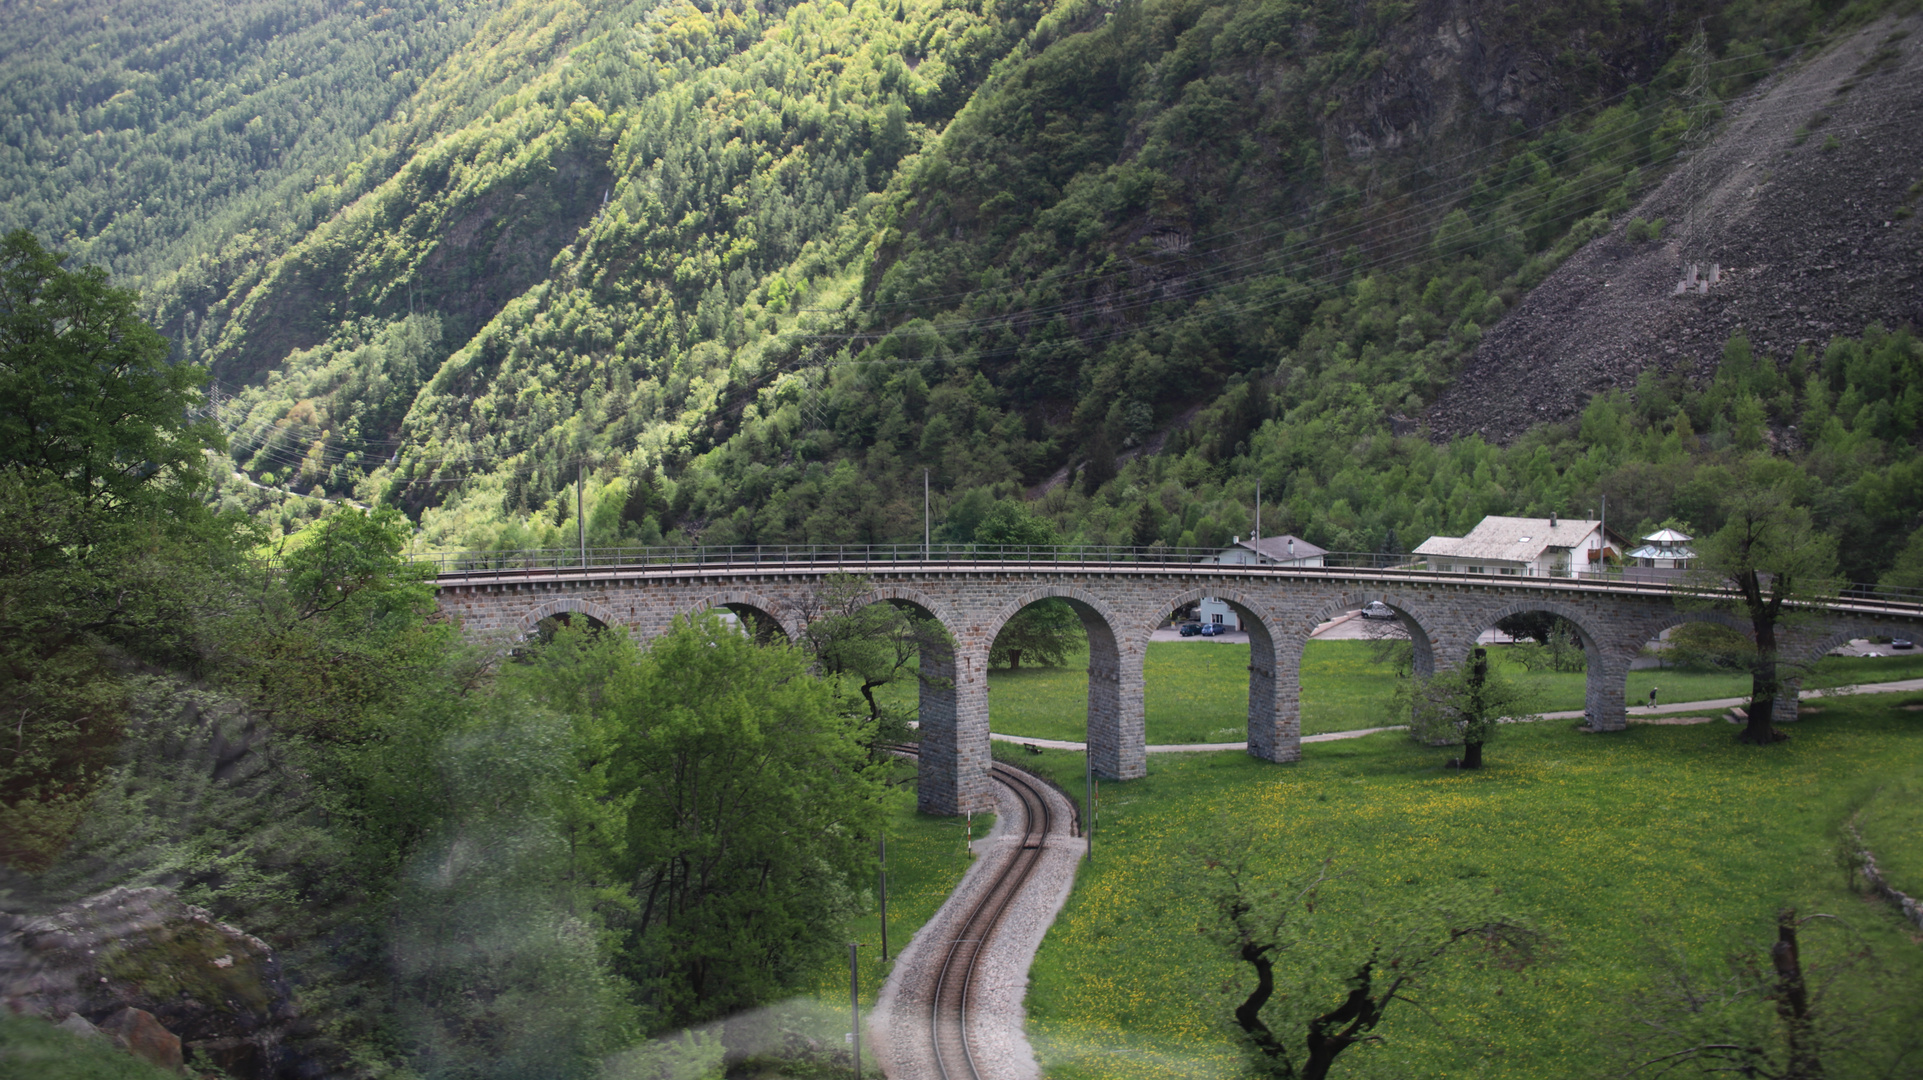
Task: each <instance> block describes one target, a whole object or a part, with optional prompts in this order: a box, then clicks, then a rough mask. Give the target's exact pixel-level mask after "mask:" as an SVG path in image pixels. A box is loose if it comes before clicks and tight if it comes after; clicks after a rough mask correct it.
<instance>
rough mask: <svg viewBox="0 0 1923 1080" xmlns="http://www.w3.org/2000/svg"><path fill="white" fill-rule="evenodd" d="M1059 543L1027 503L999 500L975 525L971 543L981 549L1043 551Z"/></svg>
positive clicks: (1044, 522)
mask: <svg viewBox="0 0 1923 1080" xmlns="http://www.w3.org/2000/svg"><path fill="white" fill-rule="evenodd" d="M1061 542H1062V538H1061V534H1060V533H1058V532H1056V531H1055V526H1054V525H1053V524H1052V523H1051V522H1049V520H1048V519H1047V518H1044V517H1040V516H1038V515H1037V514H1036V513H1035V512H1034V511H1033V510H1032V509H1030V508H1029V506H1028V504H1027V503H1023V502H1017V501H1014V500H1009V499H1003V500H1002V501H1001V502H998V503H996V504H995V506H994V508H993V509H991V510H989V511H988V514H987V515H986V516H985V517H983V518H982V520H981V523H980V524H978V525H976V526H975V543H976V544H978V545H980V546H982V547H985V548H991V549H992V548H998V547H1006V548H1047V547H1053V546H1055V545H1056V544H1059V543H1061Z"/></svg>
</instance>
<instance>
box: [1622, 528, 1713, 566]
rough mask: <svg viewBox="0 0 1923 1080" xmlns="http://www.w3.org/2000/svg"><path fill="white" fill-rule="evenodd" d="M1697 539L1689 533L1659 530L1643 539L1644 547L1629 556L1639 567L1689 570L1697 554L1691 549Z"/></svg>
mask: <svg viewBox="0 0 1923 1080" xmlns="http://www.w3.org/2000/svg"><path fill="white" fill-rule="evenodd" d="M1693 539H1695V537H1692V536H1690V535H1688V534H1687V533H1680V532H1677V531H1676V530H1675V529H1659V530H1657V531H1656V532H1653V533H1650V534H1649V535H1648V536H1645V537H1643V546H1642V547H1639V548H1637V549H1636V550H1634V551H1632V552H1630V553H1629V554H1628V556H1627V557H1628V558H1629V559H1632V560H1634V564H1635V565H1637V566H1654V567H1660V568H1663V569H1670V570H1687V569H1688V568H1689V564H1690V562H1691V560H1693V559H1695V558H1696V552H1695V551H1694V550H1692V549H1691V548H1690V547H1689V542H1690V541H1691V540H1693Z"/></svg>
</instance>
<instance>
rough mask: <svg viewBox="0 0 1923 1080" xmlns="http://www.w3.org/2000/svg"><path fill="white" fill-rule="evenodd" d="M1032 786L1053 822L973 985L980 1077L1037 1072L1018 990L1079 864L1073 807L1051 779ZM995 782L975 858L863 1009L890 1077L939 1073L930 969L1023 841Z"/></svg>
mask: <svg viewBox="0 0 1923 1080" xmlns="http://www.w3.org/2000/svg"><path fill="white" fill-rule="evenodd" d="M1037 786H1039V787H1041V789H1042V792H1043V797H1044V798H1046V799H1048V801H1049V805H1050V806H1051V807H1052V808H1053V811H1054V821H1053V828H1052V829H1051V830H1050V832H1049V835H1048V840H1047V843H1046V844H1045V845H1044V846H1043V849H1042V857H1041V860H1040V861H1039V862H1037V863H1036V865H1035V868H1034V870H1033V872H1031V873H1030V874H1029V877H1028V881H1027V883H1026V884H1025V885H1023V887H1022V891H1021V893H1020V894H1019V895H1017V897H1016V898H1015V900H1014V902H1013V903H1011V904H1010V905H1009V907H1008V910H1007V912H1006V914H1004V915H1003V917H1002V921H1001V924H1000V925H999V926H997V927H996V929H995V934H994V937H993V938H992V939H991V940H990V942H989V945H988V948H987V949H986V950H984V951H983V953H982V956H981V962H980V967H979V968H978V969H977V970H976V973H975V982H974V985H973V986H972V987H971V988H970V1006H971V1018H970V1022H969V1039H970V1045H971V1046H972V1047H973V1049H974V1055H975V1065H976V1067H977V1068H978V1069H980V1070H981V1075H982V1076H983V1077H984V1078H986V1080H1039V1078H1040V1076H1041V1074H1042V1070H1041V1066H1040V1065H1039V1064H1038V1063H1037V1062H1036V1061H1035V1052H1034V1050H1033V1049H1032V1048H1031V1047H1030V1046H1029V1045H1028V1037H1027V1035H1026V1034H1024V1033H1023V1030H1022V1029H1023V1025H1024V1023H1025V1022H1026V1020H1027V1013H1026V1011H1025V1010H1024V1009H1023V1007H1022V1000H1023V998H1024V997H1026V996H1027V993H1028V967H1029V965H1030V964H1031V963H1033V962H1034V960H1035V950H1036V949H1037V948H1039V947H1040V946H1041V943H1042V936H1043V935H1044V934H1046V933H1048V927H1049V925H1050V924H1051V923H1053V922H1054V921H1055V916H1056V914H1057V913H1058V912H1060V911H1061V909H1062V905H1063V904H1064V903H1066V902H1067V900H1068V894H1069V890H1070V889H1071V888H1072V887H1073V886H1074V884H1075V870H1076V868H1077V867H1078V866H1079V865H1080V864H1081V858H1082V851H1083V841H1082V840H1081V839H1080V838H1078V837H1075V836H1073V835H1071V828H1072V826H1071V823H1072V822H1073V821H1074V817H1075V811H1074V808H1073V807H1071V806H1070V805H1069V803H1068V800H1066V799H1064V798H1063V797H1062V796H1061V793H1060V792H1058V791H1056V790H1055V789H1054V788H1052V787H1049V786H1047V785H1046V784H1038V785H1037ZM994 790H995V828H994V830H993V831H991V832H990V833H989V834H988V835H987V836H986V837H984V838H983V839H980V840H977V841H975V852H976V856H975V864H974V865H973V866H971V867H969V868H968V872H967V873H966V874H964V875H962V880H961V883H960V884H959V885H957V886H956V887H955V891H954V893H953V894H952V895H950V896H949V898H948V902H947V903H945V904H943V905H942V907H941V910H940V911H938V912H936V913H935V916H934V918H932V919H929V920H928V922H927V923H925V924H924V925H923V926H922V928H921V930H920V931H919V932H917V933H916V934H915V937H914V940H912V941H910V942H909V943H908V947H907V948H905V949H903V950H902V951H901V955H900V958H899V959H897V960H896V962H895V970H894V972H893V973H892V974H890V975H889V977H888V981H887V982H885V983H883V984H882V988H881V994H880V995H879V996H878V998H877V999H876V1002H875V1011H874V1012H873V1013H872V1014H871V1015H870V1017H869V1019H868V1039H869V1042H870V1045H872V1046H873V1047H874V1051H875V1058H876V1060H878V1061H879V1062H880V1063H881V1069H882V1075H884V1076H887V1077H889V1078H891V1080H936V1077H937V1076H938V1074H937V1073H936V1071H935V1060H934V1053H933V1047H932V1045H931V1044H930V1041H929V1022H928V1021H929V1017H928V1002H929V999H930V997H931V996H932V995H933V993H934V983H935V976H936V975H937V974H938V973H939V972H940V971H941V964H942V959H943V957H944V956H945V955H946V953H947V949H948V945H949V943H950V942H951V941H953V940H954V937H955V934H956V931H957V929H958V928H959V927H960V926H961V924H962V922H963V920H965V919H966V918H967V917H968V909H969V908H970V907H971V906H972V905H973V904H974V902H975V900H976V898H977V897H979V896H980V895H981V894H982V893H983V892H984V891H986V890H987V888H988V887H989V884H990V883H991V882H992V881H993V880H994V877H995V873H996V872H997V871H998V870H1000V869H1001V867H1002V865H1003V863H1005V862H1006V861H1008V860H1009V859H1010V858H1012V857H1013V856H1014V854H1015V852H1017V851H1018V850H1020V844H1021V837H1022V829H1021V818H1022V804H1021V800H1020V799H1018V798H1017V797H1016V796H1015V794H1014V792H1012V791H1010V790H1009V789H1008V788H1007V787H1006V786H1005V785H1003V784H1002V783H1000V782H999V781H998V782H997V783H996V784H995V789H994Z"/></svg>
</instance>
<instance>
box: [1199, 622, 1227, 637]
mask: <svg viewBox="0 0 1923 1080" xmlns="http://www.w3.org/2000/svg"><path fill="white" fill-rule="evenodd" d="M1228 632H1229V628H1228V627H1226V626H1223V625H1222V624H1221V623H1219V622H1211V623H1203V624H1202V636H1203V637H1221V636H1222V635H1223V634H1226V633H1228Z"/></svg>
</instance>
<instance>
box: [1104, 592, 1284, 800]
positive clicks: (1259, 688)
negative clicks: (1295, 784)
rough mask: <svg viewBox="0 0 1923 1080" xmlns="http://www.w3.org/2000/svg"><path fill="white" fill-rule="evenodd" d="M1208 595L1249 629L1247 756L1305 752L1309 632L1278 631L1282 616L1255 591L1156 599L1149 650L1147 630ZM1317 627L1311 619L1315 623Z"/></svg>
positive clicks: (1145, 637) (1143, 632)
mask: <svg viewBox="0 0 1923 1080" xmlns="http://www.w3.org/2000/svg"><path fill="white" fill-rule="evenodd" d="M1205 596H1213V597H1215V598H1216V599H1218V600H1221V601H1223V602H1224V603H1226V604H1228V605H1229V606H1230V607H1232V608H1234V609H1235V613H1236V614H1237V615H1239V616H1241V617H1242V625H1243V626H1244V627H1245V628H1246V629H1247V630H1248V634H1249V711H1248V719H1249V756H1251V757H1257V758H1261V759H1262V760H1264V761H1276V762H1283V761H1298V760H1300V759H1301V757H1302V716H1301V694H1300V690H1299V683H1300V678H1301V668H1302V644H1303V642H1305V641H1307V640H1308V636H1309V635H1308V633H1307V631H1304V632H1303V633H1302V634H1300V635H1299V636H1298V635H1293V634H1280V633H1278V632H1277V630H1278V628H1279V626H1280V624H1281V619H1280V617H1279V616H1277V615H1276V613H1275V610H1274V609H1273V608H1271V607H1270V606H1269V605H1268V604H1266V603H1264V602H1263V600H1262V599H1261V598H1260V597H1258V596H1257V595H1256V594H1254V593H1253V592H1250V591H1249V590H1246V589H1241V588H1237V587H1235V586H1233V585H1227V584H1221V585H1208V586H1201V587H1198V588H1192V589H1186V590H1183V591H1181V592H1178V593H1175V594H1173V595H1170V596H1167V597H1165V598H1164V599H1163V600H1161V601H1158V603H1160V604H1161V605H1162V606H1161V607H1160V608H1159V609H1158V610H1156V611H1154V612H1152V613H1151V614H1150V615H1149V617H1148V620H1147V622H1146V623H1145V624H1144V625H1143V626H1142V627H1141V628H1140V639H1141V641H1142V643H1143V646H1142V647H1143V649H1144V650H1146V648H1147V642H1148V638H1149V635H1150V634H1151V633H1153V632H1154V630H1155V627H1156V626H1157V625H1159V624H1160V623H1161V621H1162V619H1163V618H1165V617H1166V616H1167V615H1168V613H1169V612H1171V611H1174V610H1175V609H1177V608H1179V607H1182V606H1183V605H1185V604H1191V603H1194V602H1195V601H1197V600H1200V599H1202V598H1203V597H1205ZM1312 628H1313V624H1312Z"/></svg>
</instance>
